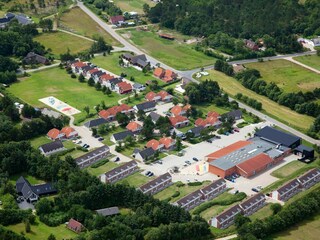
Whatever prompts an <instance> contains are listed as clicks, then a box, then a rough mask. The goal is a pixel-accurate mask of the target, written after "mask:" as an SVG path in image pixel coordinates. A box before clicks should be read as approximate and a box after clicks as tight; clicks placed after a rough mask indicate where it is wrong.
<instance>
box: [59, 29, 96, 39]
mask: <svg viewBox="0 0 320 240" xmlns="http://www.w3.org/2000/svg"><path fill="white" fill-rule="evenodd" d="M57 30H58V31H59V32H64V33H67V34H70V35H73V36H75V37H79V38H83V39H85V40H88V41H90V42H95V41H96V40H93V39H92V38H88V37H85V36H82V35H80V34H77V33H73V32H70V31H67V30H63V29H61V28H58V29H57Z"/></svg>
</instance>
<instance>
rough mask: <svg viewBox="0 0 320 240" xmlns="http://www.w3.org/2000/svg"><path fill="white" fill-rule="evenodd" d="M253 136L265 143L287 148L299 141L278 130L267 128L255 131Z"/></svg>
mask: <svg viewBox="0 0 320 240" xmlns="http://www.w3.org/2000/svg"><path fill="white" fill-rule="evenodd" d="M255 135H256V136H258V137H260V138H263V139H265V140H267V141H270V142H273V143H275V144H282V145H284V146H287V147H290V146H291V145H292V144H294V143H295V142H297V141H299V140H301V138H299V137H297V136H294V135H291V134H289V133H286V132H282V131H280V130H278V129H275V128H272V127H268V126H267V127H264V128H262V129H260V130H259V131H257V132H256V133H255Z"/></svg>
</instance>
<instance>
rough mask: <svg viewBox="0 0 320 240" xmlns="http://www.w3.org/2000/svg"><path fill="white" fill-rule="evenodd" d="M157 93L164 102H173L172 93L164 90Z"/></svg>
mask: <svg viewBox="0 0 320 240" xmlns="http://www.w3.org/2000/svg"><path fill="white" fill-rule="evenodd" d="M157 95H158V96H160V97H161V101H162V102H171V101H172V98H173V97H172V95H170V94H169V93H167V92H166V91H163V90H162V91H160V92H158V94H157Z"/></svg>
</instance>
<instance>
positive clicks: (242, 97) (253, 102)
mask: <svg viewBox="0 0 320 240" xmlns="http://www.w3.org/2000/svg"><path fill="white" fill-rule="evenodd" d="M235 98H236V99H238V100H240V101H242V102H244V103H246V104H248V105H249V106H250V107H253V108H254V109H257V110H259V111H260V110H262V103H261V102H259V101H257V100H256V99H254V98H250V97H248V96H245V95H243V94H242V93H237V94H236V95H235Z"/></svg>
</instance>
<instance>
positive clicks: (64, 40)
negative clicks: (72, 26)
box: [34, 32, 92, 56]
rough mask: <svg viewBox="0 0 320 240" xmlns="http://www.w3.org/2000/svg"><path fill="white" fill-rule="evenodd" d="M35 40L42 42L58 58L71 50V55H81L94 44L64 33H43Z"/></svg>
mask: <svg viewBox="0 0 320 240" xmlns="http://www.w3.org/2000/svg"><path fill="white" fill-rule="evenodd" d="M34 40H36V41H38V42H40V43H41V44H42V45H44V46H45V47H46V48H50V49H51V50H52V53H53V54H55V55H56V56H58V55H59V54H61V53H66V52H67V50H68V49H70V52H71V53H79V52H82V51H84V50H87V49H89V48H90V47H91V45H92V42H91V41H89V40H86V39H83V38H80V37H76V36H73V35H71V34H68V33H64V32H51V33H41V34H40V35H39V36H36V37H35V38H34Z"/></svg>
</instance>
